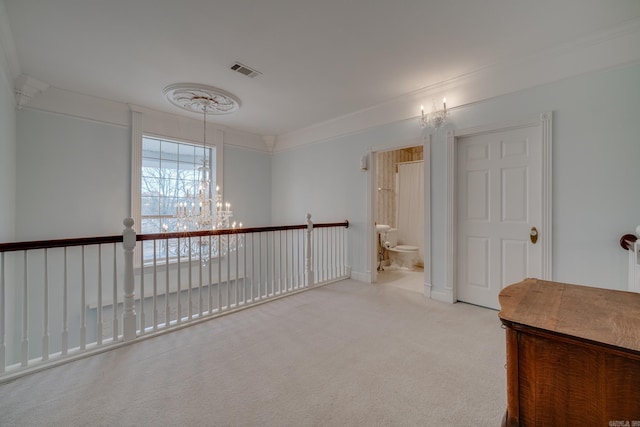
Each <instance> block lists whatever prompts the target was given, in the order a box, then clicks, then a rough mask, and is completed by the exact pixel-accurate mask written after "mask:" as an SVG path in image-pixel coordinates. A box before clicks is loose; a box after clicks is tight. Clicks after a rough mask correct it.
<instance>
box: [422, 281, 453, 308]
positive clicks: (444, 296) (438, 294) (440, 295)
mask: <svg viewBox="0 0 640 427" xmlns="http://www.w3.org/2000/svg"><path fill="white" fill-rule="evenodd" d="M425 289H426V284H425ZM430 298H431V299H434V300H436V301H442V302H447V303H449V304H453V303H454V302H456V301H455V299H454V298H453V289H449V288H445V289H434V288H433V287H432V288H431V297H430Z"/></svg>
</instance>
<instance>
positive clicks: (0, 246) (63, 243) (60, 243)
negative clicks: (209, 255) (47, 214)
mask: <svg viewBox="0 0 640 427" xmlns="http://www.w3.org/2000/svg"><path fill="white" fill-rule="evenodd" d="M328 227H345V228H349V221H347V220H345V221H343V222H331V223H324V224H313V228H328ZM306 228H307V225H306V224H302V225H279V226H268V227H251V228H231V229H225V230H202V231H184V232H174V233H153V234H138V235H136V240H137V241H139V242H140V241H144V240H161V239H176V238H185V237H201V236H218V235H227V234H248V233H262V232H268V231H285V230H302V229H306ZM103 243H122V235H116V236H98V237H78V238H71V239H55V240H32V241H27V242H9V243H0V252H14V251H28V250H34V249H49V248H63V247H70V246H88V245H99V244H103Z"/></svg>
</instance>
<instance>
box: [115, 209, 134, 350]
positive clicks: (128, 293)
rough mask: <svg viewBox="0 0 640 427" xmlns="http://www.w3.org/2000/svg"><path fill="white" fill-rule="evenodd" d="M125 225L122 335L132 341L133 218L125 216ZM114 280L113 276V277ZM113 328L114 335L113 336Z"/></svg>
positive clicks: (123, 241)
mask: <svg viewBox="0 0 640 427" xmlns="http://www.w3.org/2000/svg"><path fill="white" fill-rule="evenodd" d="M123 224H124V226H125V227H126V228H125V229H124V231H123V232H122V234H123V239H122V247H123V248H124V314H123V321H122V328H123V335H124V340H125V341H132V340H134V339H135V338H136V309H135V305H134V300H133V299H134V292H135V290H134V286H135V279H134V275H133V250H134V249H135V247H136V232H135V230H134V229H133V218H126V219H125V220H124V221H123ZM114 262H115V257H114ZM114 281H115V277H114ZM115 292H116V291H115V290H114V305H115V304H117V301H118V299H117V294H116V293H115ZM115 334H116V332H115V330H114V337H115Z"/></svg>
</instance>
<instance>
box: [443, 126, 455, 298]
mask: <svg viewBox="0 0 640 427" xmlns="http://www.w3.org/2000/svg"><path fill="white" fill-rule="evenodd" d="M455 164H456V150H455V138H454V133H453V131H452V130H449V131H447V199H446V200H447V207H446V208H447V223H446V233H447V234H446V240H445V254H446V269H445V279H444V283H445V288H446V289H445V291H446V292H447V294H450V295H451V302H455V301H457V300H458V295H457V292H456V278H455V274H456V269H455V263H456V243H455V242H456V227H455V219H456V205H455V191H456V171H455Z"/></svg>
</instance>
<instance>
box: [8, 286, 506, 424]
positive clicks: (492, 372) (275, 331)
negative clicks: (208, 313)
mask: <svg viewBox="0 0 640 427" xmlns="http://www.w3.org/2000/svg"><path fill="white" fill-rule="evenodd" d="M504 354H505V348H504V335H503V331H502V329H501V328H500V323H499V320H498V317H497V312H495V311H493V310H488V309H483V308H479V307H475V306H471V305H467V304H454V305H449V304H444V303H439V302H436V301H431V300H427V299H425V298H424V297H423V296H421V295H420V294H418V293H417V292H410V291H406V290H402V289H398V288H393V287H389V286H383V285H368V284H363V283H360V282H356V281H353V280H346V281H342V282H338V283H334V284H331V285H328V286H324V287H321V288H316V289H313V290H311V291H308V292H303V293H301V294H297V295H293V296H290V297H287V298H283V299H280V300H277V301H273V302H270V303H267V304H264V305H261V306H258V307H254V308H251V309H248V310H244V311H241V312H238V313H234V314H230V315H228V316H224V317H221V318H218V319H214V320H212V321H209V322H204V323H202V324H199V325H196V326H193V327H190V328H186V329H183V330H180V331H176V332H173V333H170V334H167V335H164V336H160V337H156V338H153V339H149V340H145V341H142V342H139V343H136V344H134V345H130V346H126V347H123V348H120V349H117V350H114V351H110V352H107V353H103V354H100V355H97V356H93V357H90V358H87V359H83V360H80V361H77V362H73V363H70V364H67V365H63V366H59V367H56V368H53V369H49V370H46V371H43V372H40V373H36V374H33V375H29V376H26V377H24V378H21V379H18V380H15V381H13V382H10V383H7V384H3V385H0V425H3V426H4V425H7V426H83V425H94V426H147V425H148V426H497V425H499V423H500V420H501V417H502V415H503V413H504V409H505V402H506V397H505V392H504V390H505V370H504V363H505V362H504V360H505V356H504Z"/></svg>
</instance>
